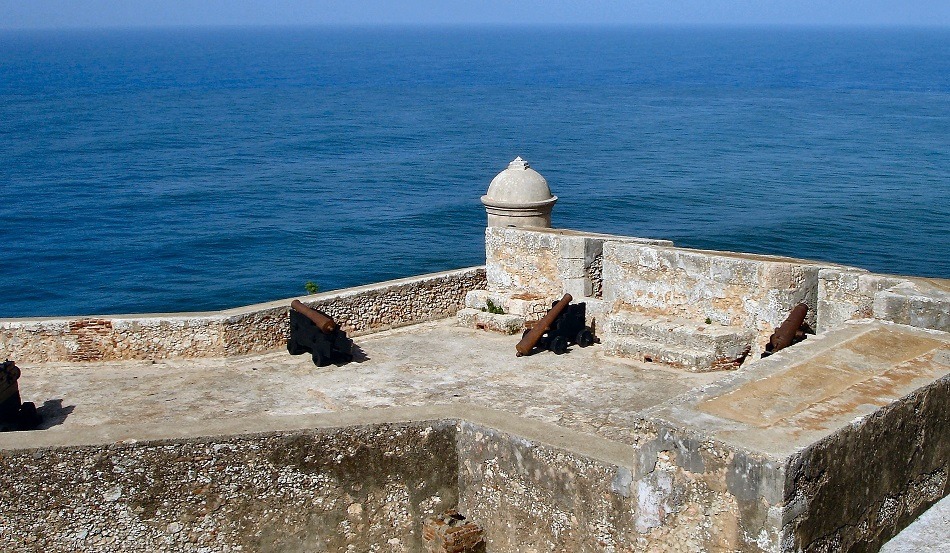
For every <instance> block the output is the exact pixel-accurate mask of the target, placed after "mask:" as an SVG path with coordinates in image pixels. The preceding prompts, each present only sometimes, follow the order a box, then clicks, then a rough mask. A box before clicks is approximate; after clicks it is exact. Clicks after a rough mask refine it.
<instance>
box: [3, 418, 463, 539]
mask: <svg viewBox="0 0 950 553" xmlns="http://www.w3.org/2000/svg"><path fill="white" fill-rule="evenodd" d="M455 438H456V426H455V423H454V422H428V423H425V422H418V423H407V424H389V425H387V424H384V425H377V426H363V427H350V428H347V429H345V430H325V431H300V432H295V433H280V434H271V435H264V436H240V437H227V438H220V439H200V440H186V441H180V442H175V443H170V442H151V443H147V442H141V443H117V444H114V445H111V446H107V447H101V446H100V447H71V448H65V447H64V448H48V449H37V450H21V451H4V452H3V455H2V457H0V501H2V504H3V510H2V513H0V550H2V551H24V552H26V551H37V552H40V551H42V552H49V553H54V552H70V553H71V552H74V551H112V552H126V551H142V552H146V551H147V552H150V553H151V552H162V551H208V552H211V551H213V552H227V551H258V552H268V551H274V552H277V551H280V552H287V551H291V552H292V551H376V550H386V551H396V552H398V551H402V552H409V551H419V550H421V549H422V547H423V544H422V538H421V531H422V526H423V522H424V521H425V519H426V518H427V517H430V516H432V515H434V514H438V513H442V512H444V511H445V510H446V509H448V508H453V507H455V505H456V503H457V473H458V468H457V466H456V464H455V458H456V457H455Z"/></svg>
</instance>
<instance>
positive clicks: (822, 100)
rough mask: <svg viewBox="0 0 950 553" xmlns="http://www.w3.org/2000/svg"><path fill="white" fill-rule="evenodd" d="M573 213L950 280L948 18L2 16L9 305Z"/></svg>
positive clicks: (101, 293) (453, 252)
mask: <svg viewBox="0 0 950 553" xmlns="http://www.w3.org/2000/svg"><path fill="white" fill-rule="evenodd" d="M515 156H522V157H524V158H525V159H527V160H528V161H529V162H530V163H531V164H532V167H534V168H535V169H537V170H538V171H539V172H541V173H542V174H543V175H544V176H545V177H546V178H547V180H548V182H549V183H550V185H551V188H552V191H553V192H554V193H555V194H557V195H558V196H559V197H560V200H559V202H558V203H557V205H556V206H555V208H554V217H553V221H554V225H555V226H557V227H566V228H576V229H583V230H590V231H599V232H607V233H617V234H624V235H634V236H643V237H653V238H667V239H671V240H673V241H674V242H676V243H677V244H678V245H681V246H687V247H696V248H710V249H723V250H738V251H746V252H755V253H770V254H781V255H790V256H796V257H802V258H810V259H820V260H828V261H833V262H837V263H844V264H850V265H857V266H860V267H864V268H867V269H870V270H872V271H877V272H885V273H899V274H913V275H923V276H933V277H944V278H947V277H950V254H948V251H950V248H948V237H950V30H924V29H916V30H915V29H836V28H816V29H793V28H788V29H784V28H764V29H738V28H737V29H699V28H694V29H651V28H629V29H625V28H612V29H583V28H432V29H423V28H419V29H413V28H404V29H395V28H392V29H379V28H376V29H370V28H366V29H361V28H347V29H330V28H284V29H278V28H274V29H238V28H235V29H174V30H105V31H69V32H65V31H58V32H54V31H30V32H13V31H6V32H0V275H2V276H0V317H21V316H41V315H80V314H96V313H100V314H111V313H135V312H169V311H202V310H212V309H221V308H227V307H234V306H238V305H244V304H250V303H256V302H263V301H268V300H274V299H279V298H287V297H291V296H294V295H302V294H305V293H306V292H305V290H304V283H305V282H307V281H314V282H316V283H318V284H319V285H320V286H321V288H322V289H324V290H329V289H335V288H342V287H348V286H354V285H359V284H366V283H371V282H377V281H381V280H386V279H392V278H398V277H404V276H410V275H416V274H420V273H426V272H432V271H439V270H445V269H452V268H458V267H464V266H470V265H477V264H480V263H483V262H484V249H483V230H484V226H485V212H484V208H483V207H482V205H481V204H480V202H479V197H480V196H481V195H482V194H484V193H485V191H486V189H487V187H488V183H489V182H490V181H491V179H492V177H494V175H495V174H497V173H498V172H499V171H501V170H502V169H504V168H505V167H506V165H507V163H508V162H509V161H510V160H511V159H513V158H514V157H515Z"/></svg>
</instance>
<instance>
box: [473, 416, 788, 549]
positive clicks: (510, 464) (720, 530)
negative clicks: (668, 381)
mask: <svg viewBox="0 0 950 553" xmlns="http://www.w3.org/2000/svg"><path fill="white" fill-rule="evenodd" d="M644 424H645V426H644V428H641V430H642V431H643V432H644V435H643V436H642V437H641V438H642V441H641V444H640V446H639V447H637V448H633V447H630V448H628V449H627V452H626V455H625V456H624V457H622V458H619V459H617V458H614V459H611V460H602V459H598V458H596V457H590V456H587V455H584V454H582V453H579V452H578V451H576V450H575V449H574V448H570V449H562V448H558V447H554V446H551V445H548V444H545V443H543V442H536V441H532V440H528V439H524V438H521V437H518V436H517V435H511V434H508V433H507V432H504V431H501V430H496V429H493V428H491V427H486V426H483V425H480V424H477V423H469V422H466V421H462V423H461V426H460V434H459V445H458V448H459V469H460V470H461V474H460V480H459V486H460V497H459V510H460V511H461V512H463V513H465V514H466V515H468V516H470V517H472V518H473V519H474V520H476V521H478V523H479V524H480V525H481V526H482V527H483V528H484V530H485V538H486V541H487V543H488V547H489V550H490V551H572V552H578V553H586V552H589V553H594V552H599V551H741V552H761V551H777V548H778V543H779V540H780V535H779V528H780V522H781V513H782V506H781V504H780V502H781V501H782V487H783V484H784V477H783V473H782V469H781V467H780V466H779V465H776V464H775V463H772V462H770V461H768V460H767V459H762V458H758V457H753V456H749V455H747V454H745V453H741V452H738V451H735V450H732V449H731V448H729V447H727V446H724V445H723V444H718V443H715V442H712V441H706V440H701V439H689V438H685V437H683V436H682V435H679V436H677V435H675V434H674V433H673V432H672V431H669V430H663V429H660V428H656V427H653V425H651V424H648V423H646V422H644ZM647 427H649V429H648V428H647ZM615 457H616V456H615Z"/></svg>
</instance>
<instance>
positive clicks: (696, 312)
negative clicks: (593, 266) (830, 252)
mask: <svg viewBox="0 0 950 553" xmlns="http://www.w3.org/2000/svg"><path fill="white" fill-rule="evenodd" d="M821 268H822V266H821V265H817V264H810V263H808V262H806V261H798V260H793V259H785V258H778V257H770V256H757V255H742V254H728V253H724V252H708V251H698V250H684V249H679V248H666V247H657V246H650V245H637V244H617V243H612V242H608V243H606V244H604V269H603V275H604V277H603V278H604V300H605V301H607V302H608V303H609V304H611V305H612V309H615V310H622V309H630V310H633V311H639V312H643V313H645V314H656V315H659V316H673V317H678V318H682V319H689V320H694V321H697V322H701V321H704V320H705V319H706V318H709V319H710V320H711V321H712V322H714V323H718V324H722V325H731V326H738V327H743V328H745V329H748V330H751V331H753V332H755V333H756V334H758V339H757V340H756V343H757V344H760V343H764V342H765V341H767V339H768V336H769V335H770V334H771V333H772V332H773V330H774V329H775V327H777V326H779V325H780V324H781V323H782V322H783V321H784V320H785V318H786V317H788V314H789V313H790V312H791V310H792V308H794V307H795V306H796V305H797V304H799V303H802V302H804V303H806V304H808V306H809V317H808V319H806V322H808V323H809V324H811V325H812V326H814V324H815V307H816V304H817V297H818V271H819V269H821ZM753 353H756V352H753Z"/></svg>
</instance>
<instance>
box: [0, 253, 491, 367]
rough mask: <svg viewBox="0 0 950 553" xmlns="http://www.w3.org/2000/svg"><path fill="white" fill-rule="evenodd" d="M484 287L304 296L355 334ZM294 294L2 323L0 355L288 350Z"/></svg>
mask: <svg viewBox="0 0 950 553" xmlns="http://www.w3.org/2000/svg"><path fill="white" fill-rule="evenodd" d="M484 287H485V270H484V269H483V268H481V267H472V268H468V269H460V270H455V271H447V272H442V273H432V274H428V275H422V276H418V277H412V278H406V279H399V280H392V281H388V282H383V283H379V284H373V285H369V286H360V287H356V288H349V289H345V290H336V291H332V292H325V293H321V294H315V295H312V296H307V297H304V298H301V301H303V302H304V303H306V304H307V305H309V306H311V307H316V308H317V309H321V310H323V311H326V312H327V313H328V314H329V315H330V316H332V317H334V318H335V319H336V320H337V322H339V323H340V324H341V326H342V327H343V328H344V329H345V330H347V331H348V332H349V333H351V334H352V335H360V334H366V333H370V332H378V331H380V330H385V329H389V328H394V327H398V326H403V325H407V324H412V323H418V322H423V321H429V320H434V319H440V318H445V317H450V316H452V315H454V314H455V312H456V311H458V309H460V308H461V307H462V304H463V303H464V301H465V294H466V293H467V292H468V291H470V290H474V289H477V288H484ZM290 301H291V299H286V300H279V301H274V302H269V303H265V304H258V305H251V306H247V307H239V308H235V309H229V310H225V311H217V312H210V313H175V314H143V315H102V316H92V317H72V318H60V317H55V318H54V317H50V318H30V319H6V320H0V358H9V359H13V360H16V361H21V362H31V363H41V362H48V361H74V362H75V361H80V362H81V361H108V360H126V359H165V358H173V357H218V356H224V355H241V354H247V353H259V352H264V351H268V350H271V349H275V348H279V347H282V346H283V345H284V344H285V342H286V339H287V332H288V328H289V326H288V323H287V313H288V311H289V309H290Z"/></svg>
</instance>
